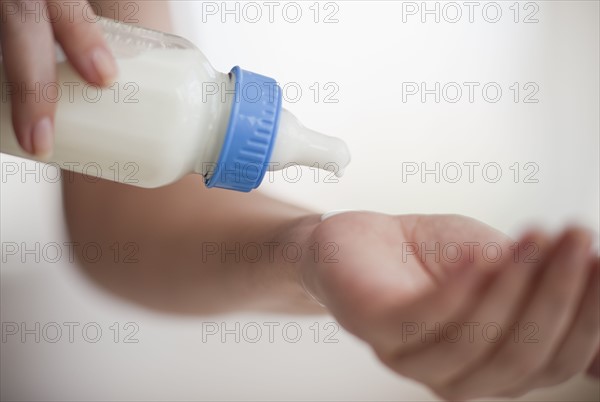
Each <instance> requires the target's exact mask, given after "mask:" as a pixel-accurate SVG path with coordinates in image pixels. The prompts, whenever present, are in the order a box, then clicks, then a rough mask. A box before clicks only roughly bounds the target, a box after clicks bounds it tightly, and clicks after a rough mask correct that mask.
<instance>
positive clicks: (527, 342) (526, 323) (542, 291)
mask: <svg viewBox="0 0 600 402" xmlns="http://www.w3.org/2000/svg"><path fill="white" fill-rule="evenodd" d="M590 243H591V240H590V236H589V235H588V234H587V233H586V232H584V231H582V230H570V231H567V232H566V233H565V235H563V236H562V238H561V239H560V240H559V245H558V247H557V249H556V251H555V252H554V253H553V254H552V256H551V259H550V261H549V262H548V264H547V266H546V267H545V269H544V272H543V273H542V276H541V277H540V279H539V280H540V282H539V285H538V287H537V288H536V289H535V291H534V293H533V295H532V298H531V300H530V301H529V303H528V304H527V306H526V308H525V309H524V311H523V312H522V313H521V314H520V317H519V321H518V322H517V323H516V328H517V329H518V330H525V331H522V332H521V334H519V335H518V336H517V339H516V340H511V341H509V340H508V338H506V339H504V340H503V341H502V343H501V345H500V347H499V348H498V349H497V350H496V351H495V352H494V355H493V356H491V359H490V361H489V362H487V363H486V364H485V365H484V366H481V367H477V368H476V369H475V370H474V371H473V372H472V373H471V374H470V375H468V376H467V377H466V378H462V379H460V380H459V381H457V382H454V383H452V385H451V386H452V389H453V390H454V391H455V392H459V393H460V394H461V395H467V396H468V397H469V398H475V397H478V396H490V395H493V396H498V395H503V393H504V392H505V391H506V390H507V389H511V388H513V387H514V386H516V385H517V384H524V383H527V384H530V383H531V379H532V377H535V376H536V375H537V374H538V373H539V372H540V371H541V370H543V368H544V367H545V365H546V364H547V363H548V361H550V359H551V358H552V355H553V353H555V351H556V350H557V348H558V345H559V344H560V342H561V340H562V339H563V338H564V335H565V334H566V333H567V331H568V329H569V326H570V325H571V323H572V322H573V319H574V316H575V314H576V312H577V309H578V307H579V305H580V302H581V300H582V297H583V293H584V291H585V289H586V283H585V281H586V280H587V277H588V275H587V272H588V269H587V261H588V258H589V247H590ZM531 329H532V330H533V335H534V337H531V336H528V335H531V331H530V330H531ZM526 336H527V337H526Z"/></svg>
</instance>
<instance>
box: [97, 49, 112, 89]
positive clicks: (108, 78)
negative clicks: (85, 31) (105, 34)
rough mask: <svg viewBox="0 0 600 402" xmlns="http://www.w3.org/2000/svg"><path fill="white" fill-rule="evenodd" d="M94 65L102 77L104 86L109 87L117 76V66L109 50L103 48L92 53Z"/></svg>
mask: <svg viewBox="0 0 600 402" xmlns="http://www.w3.org/2000/svg"><path fill="white" fill-rule="evenodd" d="M92 63H93V64H94V68H95V69H96V72H97V73H98V75H99V76H100V80H101V81H102V84H103V85H108V84H110V83H111V82H112V81H113V80H114V79H115V76H116V75H117V64H116V63H115V59H114V58H113V56H112V54H111V53H110V52H109V51H108V50H106V49H104V48H102V47H98V48H96V49H94V52H93V53H92Z"/></svg>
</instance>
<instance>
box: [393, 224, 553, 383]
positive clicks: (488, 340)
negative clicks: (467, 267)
mask: <svg viewBox="0 0 600 402" xmlns="http://www.w3.org/2000/svg"><path fill="white" fill-rule="evenodd" d="M549 248H550V241H549V239H547V238H546V237H545V236H543V235H541V234H531V235H528V236H525V237H524V238H523V239H522V240H521V241H520V242H519V243H518V247H514V248H513V252H512V253H511V255H508V256H506V258H504V259H503V266H501V267H500V268H499V269H500V273H499V275H498V277H497V278H496V279H495V280H494V282H493V283H492V284H491V285H490V287H489V288H488V289H487V290H486V292H485V294H484V295H482V298H481V299H480V300H479V301H478V302H477V305H476V307H475V309H474V311H473V312H472V313H471V314H469V315H467V316H464V317H461V318H460V319H458V320H456V321H452V322H447V323H444V325H443V327H442V330H441V334H442V341H441V342H439V343H432V344H431V346H430V347H429V348H425V349H424V350H422V351H420V352H418V353H414V354H412V355H409V356H405V357H404V358H402V359H400V360H399V361H398V362H397V365H396V368H397V369H398V371H399V372H414V373H422V374H421V375H422V378H423V377H424V379H425V382H426V383H428V384H434V385H437V386H445V385H446V384H448V383H450V382H452V381H454V380H456V379H457V378H459V377H461V376H463V375H464V374H465V373H468V372H469V371H471V370H472V368H473V367H474V366H475V365H477V364H480V363H481V361H482V360H484V359H486V358H487V357H488V356H489V355H490V354H492V353H493V351H494V350H495V349H496V348H497V347H498V344H499V340H500V338H501V335H502V333H505V332H510V330H511V329H510V328H509V327H510V324H511V323H512V321H513V320H514V316H515V314H516V313H517V311H518V310H519V309H520V307H521V305H522V304H523V303H524V301H525V299H526V295H527V292H528V291H529V289H530V288H531V287H532V284H533V281H534V279H535V278H536V275H537V274H538V273H539V270H540V266H541V265H542V264H541V260H542V258H543V256H546V255H547V253H548V251H549ZM532 250H533V252H532ZM534 253H535V254H534ZM504 266H505V268H504Z"/></svg>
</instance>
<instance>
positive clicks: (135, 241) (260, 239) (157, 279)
mask: <svg viewBox="0 0 600 402" xmlns="http://www.w3.org/2000/svg"><path fill="white" fill-rule="evenodd" d="M63 182H64V203H65V214H66V218H67V224H68V228H69V232H70V235H71V238H72V240H73V241H74V242H77V243H78V244H79V245H80V247H78V248H75V250H76V251H79V252H80V253H78V255H77V256H78V257H79V260H80V262H81V265H82V267H83V269H84V270H85V272H86V273H87V274H89V276H90V277H92V278H93V279H95V280H96V281H97V282H98V283H99V284H101V285H103V286H104V287H105V288H107V289H108V290H110V291H112V292H114V293H116V294H119V295H121V296H123V297H125V298H128V299H131V300H134V301H136V302H138V303H141V304H143V305H146V306H149V307H152V308H156V309H161V310H165V311H173V312H181V313H213V312H224V311H233V310H243V309H253V310H265V311H278V312H288V313H311V312H321V311H322V309H321V307H320V306H319V305H318V304H317V303H315V302H314V301H313V300H312V299H311V298H310V297H309V296H308V295H307V294H306V293H305V291H304V289H303V286H302V283H301V272H302V269H303V267H305V265H306V263H310V261H311V258H312V253H313V251H314V250H313V249H311V245H310V244H309V242H308V238H309V235H310V233H311V232H312V229H313V228H314V227H315V226H316V225H317V224H318V222H319V218H318V216H317V215H314V214H311V213H310V211H307V210H304V209H301V208H299V207H296V206H293V205H290V204H287V203H284V202H281V201H277V200H274V199H272V198H269V197H266V196H264V195H262V194H260V193H251V194H242V193H235V192H230V191H225V190H207V189H206V188H204V184H203V179H202V178H201V177H200V176H188V177H186V178H184V179H183V180H181V181H180V182H178V183H175V184H173V185H171V186H168V187H164V188H160V189H154V190H147V189H141V188H137V187H132V186H126V185H123V184H117V183H113V182H108V181H97V182H95V183H92V182H89V180H86V179H85V178H83V177H82V176H79V175H75V174H73V173H65V180H64V181H63ZM89 244H95V245H98V246H94V248H95V249H96V248H98V247H99V248H100V249H101V250H102V255H101V256H100V257H99V258H96V257H95V255H94V256H92V257H90V256H89V255H85V254H83V250H84V247H83V246H84V245H89ZM88 254H89V253H88Z"/></svg>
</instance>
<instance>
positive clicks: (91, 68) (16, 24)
mask: <svg viewBox="0 0 600 402" xmlns="http://www.w3.org/2000/svg"><path fill="white" fill-rule="evenodd" d="M94 17H95V15H94V7H91V6H90V5H89V3H88V2H87V1H86V0H77V1H76V2H73V1H68V0H0V43H1V46H2V57H3V60H2V64H3V68H4V70H5V74H6V81H7V84H8V85H11V86H12V88H11V91H10V92H11V108H12V121H13V127H14V130H15V133H16V135H17V139H18V141H19V144H20V145H21V147H22V148H23V149H24V150H25V151H26V152H28V153H30V154H34V155H36V156H45V155H48V154H50V153H51V152H52V145H53V137H54V114H55V111H56V102H52V99H55V98H56V94H55V93H43V92H42V89H43V91H44V92H45V91H48V92H52V91H55V90H56V85H55V84H56V78H57V77H56V57H55V52H56V50H55V42H56V43H58V44H59V45H60V46H61V48H62V50H63V51H64V53H65V55H66V57H67V58H68V60H69V62H70V63H71V65H72V66H73V68H75V70H76V71H77V72H78V73H79V74H80V75H81V77H82V78H83V79H85V80H86V81H87V82H89V83H90V84H95V85H99V86H106V85H108V84H110V83H111V81H112V80H113V79H114V78H115V76H116V74H117V66H116V63H115V61H114V59H113V57H112V55H111V52H110V50H109V48H108V46H107V45H106V43H105V41H104V37H103V35H102V30H101V29H100V27H99V26H98V25H97V24H95V22H94V21H95V18H94ZM53 84H54V85H53Z"/></svg>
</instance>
